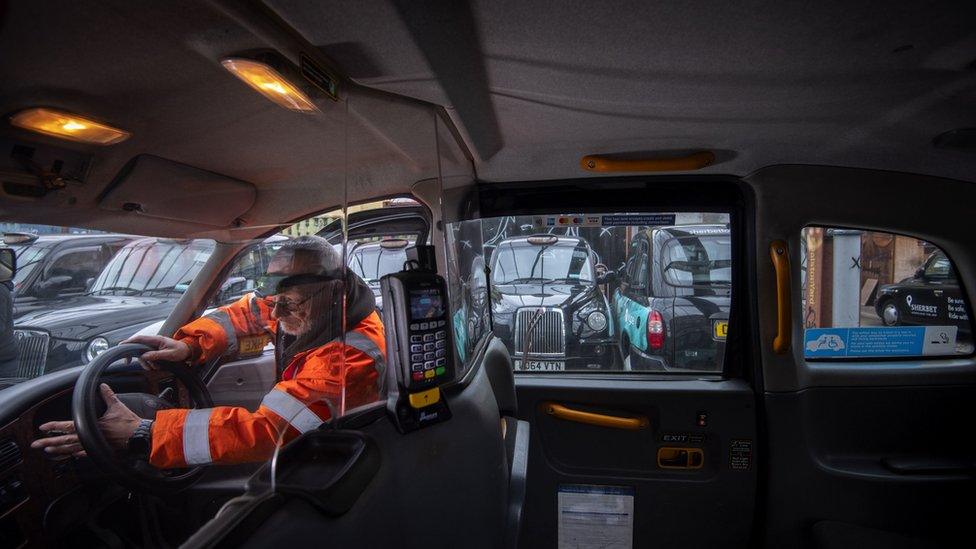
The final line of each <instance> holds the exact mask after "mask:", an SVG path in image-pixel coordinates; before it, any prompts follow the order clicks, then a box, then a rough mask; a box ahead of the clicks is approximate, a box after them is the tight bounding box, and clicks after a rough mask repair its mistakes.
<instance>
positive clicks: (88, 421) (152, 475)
mask: <svg viewBox="0 0 976 549" xmlns="http://www.w3.org/2000/svg"><path fill="white" fill-rule="evenodd" d="M150 350H152V349H151V348H150V347H148V346H146V345H140V344H134V343H130V344H126V345H119V346H117V347H113V348H111V349H109V350H107V351H105V352H103V353H102V354H100V355H98V356H97V357H95V360H93V361H91V362H90V363H89V364H88V366H86V367H85V369H84V370H82V372H81V375H80V376H79V377H78V381H77V383H76V384H75V389H74V393H73V394H72V400H71V415H72V419H74V423H75V430H76V431H77V432H78V439H79V440H80V441H81V445H82V446H83V447H84V448H85V451H86V452H87V453H88V457H90V458H91V459H92V461H93V462H95V465H97V466H98V467H99V468H100V469H101V470H102V471H104V472H105V473H107V474H108V475H110V476H112V477H113V478H114V479H115V480H117V481H118V482H119V483H120V484H122V485H124V486H126V487H127V488H129V489H132V490H136V491H139V492H149V493H157V494H171V493H174V492H178V491H180V490H182V489H184V488H187V487H189V486H191V485H192V484H193V483H194V482H196V481H197V479H198V478H199V477H200V475H201V474H202V473H203V470H204V467H202V466H197V467H191V468H187V469H178V470H171V471H163V470H161V469H156V468H155V467H153V466H151V465H149V464H148V463H147V462H146V461H143V460H138V459H135V458H126V457H125V456H124V455H120V454H119V453H117V452H116V450H115V449H114V448H113V447H112V446H111V445H110V444H109V443H108V440H106V439H105V436H104V435H103V434H102V431H101V430H100V429H99V428H98V418H99V417H101V415H102V413H104V411H105V402H104V401H103V400H102V396H101V393H100V392H99V389H98V386H99V384H100V383H101V380H102V377H103V375H104V374H105V373H106V372H107V371H108V370H109V367H110V366H111V365H112V364H113V363H115V362H117V361H119V360H122V359H125V358H135V357H139V356H141V355H142V354H143V353H144V352H146V351H150ZM156 364H157V365H158V366H159V368H160V369H161V370H165V371H167V372H170V373H171V374H173V376H175V377H176V379H178V380H179V381H180V382H182V383H183V385H184V386H185V387H186V389H187V391H188V392H189V394H190V399H191V400H192V401H193V403H194V405H195V406H197V407H201V408H209V407H212V406H213V400H211V398H210V392H209V391H208V390H207V386H206V385H204V384H203V381H201V380H200V377H199V376H197V375H196V373H194V372H193V371H191V370H190V369H189V368H187V367H186V366H184V365H182V364H179V363H172V362H157V363H156ZM133 371H134V370H133ZM140 371H141V369H140ZM118 396H119V399H120V400H122V401H123V403H125V404H126V405H127V406H129V407H130V408H133V406H130V405H129V403H130V402H131V401H133V400H137V401H140V400H141V401H142V402H144V403H145V404H146V406H148V407H149V408H153V409H159V408H160V407H169V406H160V403H162V402H164V401H163V400H162V399H160V398H158V397H157V396H155V395H151V394H147V393H128V394H120V395H118ZM123 397H125V398H123ZM133 411H136V410H133ZM136 413H137V414H138V413H139V412H138V411H136ZM140 415H141V414H140Z"/></svg>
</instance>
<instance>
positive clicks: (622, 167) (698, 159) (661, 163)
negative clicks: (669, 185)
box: [580, 151, 715, 173]
mask: <svg viewBox="0 0 976 549" xmlns="http://www.w3.org/2000/svg"><path fill="white" fill-rule="evenodd" d="M713 162H715V153H713V152H712V151H701V152H696V153H692V154H689V155H685V156H671V157H666V158H618V157H614V156H613V155H601V154H590V155H586V156H584V157H583V158H581V159H580V167H581V168H583V169H584V170H586V171H588V172H601V173H608V172H683V171H688V170H700V169H702V168H704V167H706V166H710V165H711V164H712V163H713Z"/></svg>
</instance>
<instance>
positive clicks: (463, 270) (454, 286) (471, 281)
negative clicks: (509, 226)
mask: <svg viewBox="0 0 976 549" xmlns="http://www.w3.org/2000/svg"><path fill="white" fill-rule="evenodd" d="M497 227H498V224H494V225H493V226H484V227H483V226H482V222H481V220H480V219H476V220H471V221H460V222H457V223H449V224H448V225H447V230H446V233H447V235H446V236H447V248H446V252H447V253H446V256H447V272H448V276H447V281H448V291H449V293H450V299H451V324H452V326H453V328H454V342H455V351H456V353H457V357H456V358H457V364H458V371H459V375H462V373H463V372H465V371H467V369H468V368H469V367H470V366H471V361H472V359H473V355H474V351H475V350H476V349H477V347H478V344H479V343H480V342H481V340H482V339H483V338H484V337H485V336H486V335H487V334H488V333H489V331H490V326H491V324H490V320H489V315H490V311H489V299H488V279H487V276H486V273H485V261H486V258H485V247H484V245H483V239H484V238H485V236H488V235H490V234H492V233H495V232H497V231H496V229H497Z"/></svg>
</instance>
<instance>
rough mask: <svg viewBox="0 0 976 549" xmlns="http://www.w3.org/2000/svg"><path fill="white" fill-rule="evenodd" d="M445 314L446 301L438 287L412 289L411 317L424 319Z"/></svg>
mask: <svg viewBox="0 0 976 549" xmlns="http://www.w3.org/2000/svg"><path fill="white" fill-rule="evenodd" d="M441 316H444V301H443V299H442V298H441V293H440V291H438V290H437V289H434V288H430V289H426V290H411V291H410V318H411V319H412V320H423V319H425V318H439V317H441Z"/></svg>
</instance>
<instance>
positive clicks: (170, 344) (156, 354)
mask: <svg viewBox="0 0 976 549" xmlns="http://www.w3.org/2000/svg"><path fill="white" fill-rule="evenodd" d="M122 343H141V344H143V345H148V346H149V347H152V348H153V349H156V350H155V351H146V352H145V353H143V354H142V356H141V357H139V363H140V364H142V367H143V368H145V369H146V370H157V369H158V367H157V366H156V364H155V361H164V362H186V361H187V360H190V356H191V355H192V354H193V353H192V351H191V350H190V346H189V345H187V344H186V343H183V342H182V341H179V340H176V339H173V338H171V337H165V336H158V335H156V336H154V335H137V336H132V337H130V338H129V339H127V340H125V341H123V342H122Z"/></svg>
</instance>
